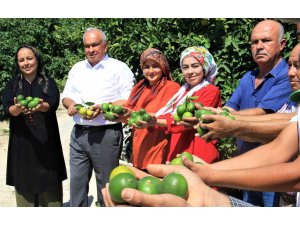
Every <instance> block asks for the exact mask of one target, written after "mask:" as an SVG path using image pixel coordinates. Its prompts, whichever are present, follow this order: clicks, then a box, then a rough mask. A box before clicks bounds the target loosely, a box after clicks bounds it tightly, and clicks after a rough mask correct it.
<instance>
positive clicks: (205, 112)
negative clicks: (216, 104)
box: [201, 109, 216, 123]
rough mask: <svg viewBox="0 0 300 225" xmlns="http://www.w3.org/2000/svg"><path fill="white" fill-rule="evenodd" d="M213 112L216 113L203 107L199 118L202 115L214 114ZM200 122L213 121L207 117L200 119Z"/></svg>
mask: <svg viewBox="0 0 300 225" xmlns="http://www.w3.org/2000/svg"><path fill="white" fill-rule="evenodd" d="M215 114H216V113H214V112H212V111H210V110H207V109H203V111H202V114H201V118H202V116H203V115H215ZM202 122H203V123H211V122H213V121H211V120H207V119H202Z"/></svg>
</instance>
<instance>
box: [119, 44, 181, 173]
mask: <svg viewBox="0 0 300 225" xmlns="http://www.w3.org/2000/svg"><path fill="white" fill-rule="evenodd" d="M140 66H141V69H142V70H143V75H144V79H142V80H141V81H139V82H138V83H137V84H136V85H135V86H134V87H133V89H132V91H131V94H130V96H129V99H128V103H127V105H126V106H127V108H129V112H130V111H138V110H140V109H145V110H146V112H147V113H150V114H155V113H156V112H157V111H158V110H159V109H160V108H162V107H163V106H164V105H165V104H166V103H167V102H168V101H169V100H170V99H171V98H172V96H173V95H174V94H175V93H176V92H177V91H178V90H179V88H180V85H179V84H178V83H176V82H174V81H173V80H172V76H171V73H170V68H169V63H168V61H167V59H166V57H165V56H164V55H163V53H162V52H161V51H159V50H158V49H155V48H149V49H146V50H145V51H144V52H143V53H142V55H141V57H140ZM128 116H129V113H127V118H126V120H125V121H123V122H126V121H127V119H128ZM123 119H124V118H123ZM169 140H170V134H166V133H165V131H164V129H163V128H162V127H158V126H156V127H145V128H142V129H141V128H139V127H136V126H133V129H132V155H131V161H132V163H133V166H134V167H137V168H139V169H146V167H147V165H148V164H161V163H165V162H166V157H167V154H168V149H169Z"/></svg>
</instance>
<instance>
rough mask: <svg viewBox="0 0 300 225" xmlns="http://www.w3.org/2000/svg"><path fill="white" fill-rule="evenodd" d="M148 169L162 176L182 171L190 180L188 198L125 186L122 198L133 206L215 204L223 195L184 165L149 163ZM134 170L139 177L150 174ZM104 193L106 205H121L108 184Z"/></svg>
mask: <svg viewBox="0 0 300 225" xmlns="http://www.w3.org/2000/svg"><path fill="white" fill-rule="evenodd" d="M147 170H148V172H149V173H150V174H151V175H153V176H156V177H160V178H163V177H164V176H166V175H167V174H169V173H171V172H179V173H181V174H182V175H183V176H184V177H185V178H186V180H187V182H188V190H189V193H188V197H187V199H183V198H181V197H178V196H175V195H172V194H155V195H150V194H145V193H143V192H141V191H138V190H135V189H131V188H125V189H124V190H123V191H122V194H121V195H122V198H123V199H124V200H125V201H126V202H127V203H129V204H130V205H132V206H161V207H166V206H171V207H175V206H178V207H184V206H214V202H215V198H219V197H220V196H219V195H221V194H220V193H217V192H216V191H214V190H212V189H211V188H210V187H208V186H207V185H205V184H204V183H203V181H202V180H201V178H200V177H199V176H197V174H196V173H194V172H193V171H191V170H189V169H188V168H186V167H184V166H170V165H163V164H150V165H148V167H147ZM134 171H135V175H136V177H137V178H138V179H140V178H142V177H144V176H146V175H148V174H147V173H145V172H142V171H139V170H136V169H135V170H134ZM102 194H103V196H104V201H105V204H106V206H120V205H116V204H115V203H114V202H113V201H112V200H111V198H110V196H109V192H108V186H106V188H104V189H102ZM223 197H224V196H223ZM208 198H211V199H208Z"/></svg>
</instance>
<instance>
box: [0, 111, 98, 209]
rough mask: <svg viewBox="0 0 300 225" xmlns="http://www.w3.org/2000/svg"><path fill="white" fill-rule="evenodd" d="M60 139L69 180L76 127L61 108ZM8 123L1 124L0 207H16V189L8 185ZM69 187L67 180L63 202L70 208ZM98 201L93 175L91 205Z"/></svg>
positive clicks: (64, 184)
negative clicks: (71, 138) (70, 153)
mask: <svg viewBox="0 0 300 225" xmlns="http://www.w3.org/2000/svg"><path fill="white" fill-rule="evenodd" d="M56 114H57V119H58V124H59V131H60V137H61V142H62V147H63V153H64V157H65V162H66V167H67V173H68V178H69V177H70V175H69V174H70V173H69V172H70V170H69V140H70V134H71V130H72V127H73V125H74V123H73V119H72V118H71V117H69V116H68V115H67V113H66V110H65V109H64V108H63V107H62V106H60V107H59V109H58V110H57V112H56ZM8 131H9V127H8V123H7V122H0V207H15V206H16V200H15V191H14V187H11V186H7V185H6V164H7V162H6V160H7V146H8ZM69 185H70V180H69V179H67V180H65V181H64V182H63V192H64V194H63V202H64V206H65V207H68V206H69V200H70V197H69ZM96 199H97V191H96V181H95V176H94V174H93V176H92V178H91V181H90V190H89V205H90V206H91V207H95V200H96Z"/></svg>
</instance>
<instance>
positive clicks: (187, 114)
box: [182, 112, 194, 119]
mask: <svg viewBox="0 0 300 225" xmlns="http://www.w3.org/2000/svg"><path fill="white" fill-rule="evenodd" d="M193 116H194V115H193V113H191V112H185V113H183V115H182V119H184V118H191V117H193Z"/></svg>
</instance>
